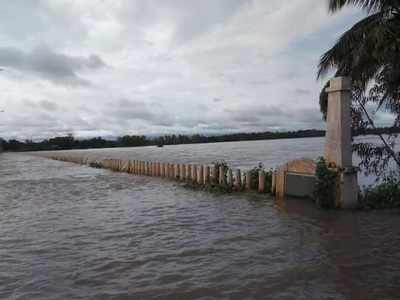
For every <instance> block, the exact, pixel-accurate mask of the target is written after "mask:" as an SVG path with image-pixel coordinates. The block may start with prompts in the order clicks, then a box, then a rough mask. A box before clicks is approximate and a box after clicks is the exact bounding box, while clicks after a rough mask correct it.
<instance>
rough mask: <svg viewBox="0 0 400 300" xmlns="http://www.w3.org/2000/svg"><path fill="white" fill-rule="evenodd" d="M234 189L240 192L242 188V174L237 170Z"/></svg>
mask: <svg viewBox="0 0 400 300" xmlns="http://www.w3.org/2000/svg"><path fill="white" fill-rule="evenodd" d="M233 185H234V187H235V190H236V191H240V190H241V187H242V176H241V174H240V170H239V169H236V170H235V177H234V184H233Z"/></svg>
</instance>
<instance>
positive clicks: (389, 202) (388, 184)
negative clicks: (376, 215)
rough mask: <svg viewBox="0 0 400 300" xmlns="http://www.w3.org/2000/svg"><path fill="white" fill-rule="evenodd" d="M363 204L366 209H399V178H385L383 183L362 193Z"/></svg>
mask: <svg viewBox="0 0 400 300" xmlns="http://www.w3.org/2000/svg"><path fill="white" fill-rule="evenodd" d="M363 204H364V206H366V207H368V208H373V209H382V208H400V176H399V175H397V176H388V177H385V178H384V180H383V182H382V183H380V184H378V185H376V186H370V187H368V188H367V189H366V190H365V191H364V197H363Z"/></svg>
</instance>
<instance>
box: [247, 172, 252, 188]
mask: <svg viewBox="0 0 400 300" xmlns="http://www.w3.org/2000/svg"><path fill="white" fill-rule="evenodd" d="M246 190H248V191H250V190H251V176H250V171H247V172H246Z"/></svg>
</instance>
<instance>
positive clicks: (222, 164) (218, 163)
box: [212, 160, 229, 183]
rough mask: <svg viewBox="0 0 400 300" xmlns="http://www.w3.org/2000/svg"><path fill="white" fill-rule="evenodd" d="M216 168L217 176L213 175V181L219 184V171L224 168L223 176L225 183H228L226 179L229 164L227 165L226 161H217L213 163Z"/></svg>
mask: <svg viewBox="0 0 400 300" xmlns="http://www.w3.org/2000/svg"><path fill="white" fill-rule="evenodd" d="M212 164H213V166H214V168H215V174H213V180H212V181H214V183H218V182H219V171H220V170H219V169H220V167H222V170H223V172H224V173H223V176H224V182H226V178H227V172H228V169H229V167H228V164H227V163H226V161H224V160H216V161H213V162H212Z"/></svg>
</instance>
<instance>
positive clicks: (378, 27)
mask: <svg viewBox="0 0 400 300" xmlns="http://www.w3.org/2000/svg"><path fill="white" fill-rule="evenodd" d="M328 1H329V11H330V12H331V13H335V12H337V11H338V10H341V9H342V8H344V7H345V6H348V5H353V6H356V7H359V8H360V9H362V10H363V11H365V12H366V16H365V18H364V19H362V20H361V21H359V22H358V23H356V24H355V25H354V26H353V27H352V28H350V29H349V30H347V31H346V32H345V33H344V34H343V35H342V36H341V37H340V38H339V40H338V41H337V42H336V44H335V45H334V46H333V47H332V48H331V49H330V50H328V51H327V52H326V53H325V54H324V55H323V56H322V57H321V60H320V63H319V70H318V77H319V78H320V77H323V76H325V75H326V74H327V73H328V72H329V71H330V70H332V69H335V70H336V76H350V77H351V78H352V80H353V86H354V91H353V93H354V94H355V97H354V98H355V101H356V102H357V105H358V106H359V107H360V110H361V111H362V113H363V114H364V116H365V118H366V120H367V123H369V125H370V126H371V127H373V128H375V124H374V121H373V117H371V115H370V114H369V113H368V110H367V109H366V104H367V103H368V102H369V103H375V104H377V108H376V110H377V111H378V110H379V109H384V110H385V111H388V112H391V113H393V114H394V115H395V116H396V121H395V122H394V124H393V126H394V127H399V126H400V0H328ZM371 84H372V88H371ZM367 91H368V96H366V92H367ZM326 99H327V96H326V94H325V93H324V92H322V93H321V97H320V105H321V110H322V111H323V112H324V108H325V107H326ZM380 138H381V140H382V142H383V144H384V148H385V150H386V152H387V153H388V155H390V156H391V157H392V158H393V159H394V160H395V161H396V163H397V164H398V166H399V167H400V157H399V155H398V154H396V153H395V152H394V150H393V147H391V146H390V145H389V144H388V142H387V141H386V140H385V139H384V138H383V137H382V136H380Z"/></svg>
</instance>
